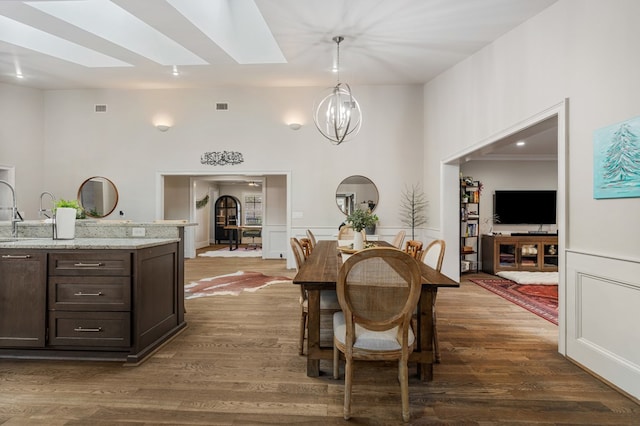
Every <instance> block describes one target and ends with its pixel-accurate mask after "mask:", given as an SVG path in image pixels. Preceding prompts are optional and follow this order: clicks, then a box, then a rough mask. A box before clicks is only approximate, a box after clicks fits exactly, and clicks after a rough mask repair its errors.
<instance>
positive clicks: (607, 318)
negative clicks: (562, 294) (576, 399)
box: [566, 251, 640, 398]
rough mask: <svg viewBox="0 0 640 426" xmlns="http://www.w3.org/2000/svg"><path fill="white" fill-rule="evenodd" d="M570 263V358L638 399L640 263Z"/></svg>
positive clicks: (573, 257)
mask: <svg viewBox="0 0 640 426" xmlns="http://www.w3.org/2000/svg"><path fill="white" fill-rule="evenodd" d="M566 259H567V280H566V282H567V304H566V306H567V322H566V324H567V356H568V357H569V358H572V359H574V360H575V361H576V362H578V363H579V364H581V365H583V366H585V367H586V368H588V369H589V370H591V371H593V372H594V373H595V374H597V375H599V376H600V377H602V378H604V379H605V380H607V381H609V382H610V383H612V384H614V385H615V386H617V387H618V388H620V389H621V390H623V391H625V392H627V393H629V394H630V395H632V396H634V397H635V398H640V327H638V324H640V309H639V308H638V307H640V281H639V280H640V278H639V277H640V262H636V261H628V260H621V259H612V258H608V257H603V256H597V255H592V254H585V253H578V252H571V251H569V252H567V258H566Z"/></svg>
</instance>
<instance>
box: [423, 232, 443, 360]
mask: <svg viewBox="0 0 640 426" xmlns="http://www.w3.org/2000/svg"><path fill="white" fill-rule="evenodd" d="M445 247H446V243H445V242H444V240H434V241H431V242H430V243H429V245H427V247H426V248H425V249H424V250H423V251H422V255H421V256H420V260H422V261H423V262H424V263H425V264H427V265H428V266H430V267H432V268H433V269H435V270H436V271H438V272H440V271H441V270H442V261H443V259H444V249H445ZM437 295H438V293H437V292H435V293H434V294H433V307H432V308H431V314H432V315H433V352H434V353H435V361H436V362H437V363H439V362H440V345H439V343H438V327H437V321H436V317H437V315H436V297H437Z"/></svg>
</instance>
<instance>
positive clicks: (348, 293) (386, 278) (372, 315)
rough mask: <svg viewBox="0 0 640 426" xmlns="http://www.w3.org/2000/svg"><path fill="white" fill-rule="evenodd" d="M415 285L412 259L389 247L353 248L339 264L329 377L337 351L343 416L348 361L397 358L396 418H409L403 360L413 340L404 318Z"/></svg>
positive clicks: (347, 410) (347, 404) (412, 305)
mask: <svg viewBox="0 0 640 426" xmlns="http://www.w3.org/2000/svg"><path fill="white" fill-rule="evenodd" d="M421 285H422V284H421V276H420V267H419V266H418V262H417V261H416V259H414V258H412V257H411V256H408V255H407V254H406V253H404V252H402V251H400V250H398V249H395V248H391V247H374V248H370V249H366V250H362V251H360V252H357V253H356V254H354V255H352V256H351V257H350V258H349V259H347V260H346V261H345V262H344V264H343V266H342V267H341V268H340V271H339V273H338V281H337V292H338V301H339V302H340V306H341V307H342V311H341V312H336V313H335V314H333V334H334V340H333V341H334V346H333V348H334V349H333V376H334V378H336V379H337V378H338V375H339V355H340V353H343V354H344V357H345V361H346V364H345V383H344V418H345V419H349V418H350V417H351V386H352V382H353V361H354V360H382V361H390V360H397V361H398V380H399V381H400V394H401V400H402V418H403V419H404V420H405V421H408V420H409V417H410V415H409V379H408V367H407V361H408V359H409V354H410V353H411V352H412V351H413V345H414V342H415V335H414V333H413V331H412V329H411V326H410V322H411V316H412V314H413V312H414V310H415V309H416V306H417V304H418V299H419V297H420V289H421Z"/></svg>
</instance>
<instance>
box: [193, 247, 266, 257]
mask: <svg viewBox="0 0 640 426" xmlns="http://www.w3.org/2000/svg"><path fill="white" fill-rule="evenodd" d="M198 256H200V257H262V249H260V248H252V249H249V248H244V247H239V248H237V249H235V250H229V247H225V248H223V249H220V250H210V251H206V252H204V253H200V254H199V255H198Z"/></svg>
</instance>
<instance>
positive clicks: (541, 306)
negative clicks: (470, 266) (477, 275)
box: [470, 279, 558, 325]
mask: <svg viewBox="0 0 640 426" xmlns="http://www.w3.org/2000/svg"><path fill="white" fill-rule="evenodd" d="M470 281H471V282H473V283H475V284H478V285H479V286H480V287H483V288H486V289H487V290H489V291H491V292H493V293H495V294H497V295H499V296H501V297H503V298H505V299H507V300H509V301H510V302H513V303H515V304H516V305H518V306H521V307H523V308H525V309H526V310H528V311H530V312H533V313H534V314H536V315H538V316H539V317H542V318H544V319H546V320H547V321H549V322H551V323H553V324H555V325H558V286H557V285H549V284H542V285H538V284H518V283H515V282H513V281H510V280H502V279H473V280H470Z"/></svg>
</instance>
